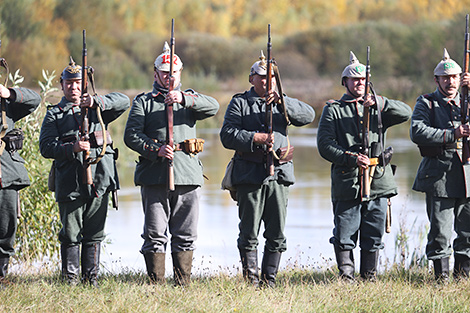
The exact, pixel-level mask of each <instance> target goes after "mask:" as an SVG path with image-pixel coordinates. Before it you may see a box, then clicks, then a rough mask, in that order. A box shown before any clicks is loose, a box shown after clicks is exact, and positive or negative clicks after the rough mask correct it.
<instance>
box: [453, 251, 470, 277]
mask: <svg viewBox="0 0 470 313" xmlns="http://www.w3.org/2000/svg"><path fill="white" fill-rule="evenodd" d="M454 260H455V262H454V278H455V279H461V278H468V275H469V272H470V258H469V257H468V256H466V255H463V254H455V255H454Z"/></svg>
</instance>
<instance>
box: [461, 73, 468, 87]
mask: <svg viewBox="0 0 470 313" xmlns="http://www.w3.org/2000/svg"><path fill="white" fill-rule="evenodd" d="M460 86H470V73H462V75H461V76H460Z"/></svg>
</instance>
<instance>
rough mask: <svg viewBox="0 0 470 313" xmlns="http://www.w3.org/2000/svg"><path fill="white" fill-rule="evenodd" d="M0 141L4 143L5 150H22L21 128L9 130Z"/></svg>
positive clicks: (22, 136) (22, 135)
mask: <svg viewBox="0 0 470 313" xmlns="http://www.w3.org/2000/svg"><path fill="white" fill-rule="evenodd" d="M2 140H3V141H4V142H5V150H7V151H17V150H21V149H22V148H23V141H24V133H23V130H22V129H21V128H14V129H12V130H10V131H9V132H8V133H7V134H6V135H5V136H3V138H2Z"/></svg>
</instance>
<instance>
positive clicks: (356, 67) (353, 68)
mask: <svg viewBox="0 0 470 313" xmlns="http://www.w3.org/2000/svg"><path fill="white" fill-rule="evenodd" d="M345 77H352V78H365V77H366V66H365V65H364V64H362V63H360V62H359V60H358V59H357V58H356V56H355V55H354V53H353V52H352V51H349V65H348V66H346V67H345V68H344V70H343V73H342V74H341V85H344V78H345Z"/></svg>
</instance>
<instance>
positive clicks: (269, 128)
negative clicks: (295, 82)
mask: <svg viewBox="0 0 470 313" xmlns="http://www.w3.org/2000/svg"><path fill="white" fill-rule="evenodd" d="M272 47H273V46H272V43H271V24H268V47H267V60H266V61H267V66H266V67H267V68H266V95H268V94H269V93H270V92H271V86H272V79H273V75H272V68H273V59H272V57H271V50H272ZM265 124H266V133H267V134H268V136H269V138H270V137H271V136H272V134H273V104H272V101H266V123H265ZM266 170H267V173H268V175H269V176H273V175H274V159H273V153H272V147H270V148H268V149H267V150H266Z"/></svg>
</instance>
